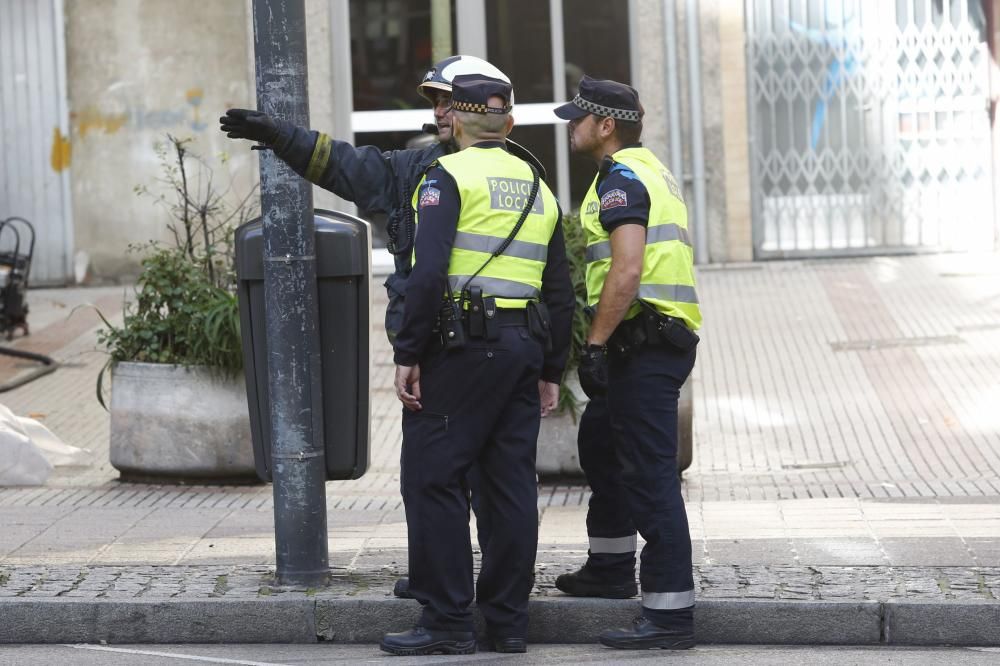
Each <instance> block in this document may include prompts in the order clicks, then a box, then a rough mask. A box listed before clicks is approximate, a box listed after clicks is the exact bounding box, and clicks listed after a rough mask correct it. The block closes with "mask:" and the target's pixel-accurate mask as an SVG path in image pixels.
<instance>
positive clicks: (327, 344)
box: [236, 209, 372, 481]
mask: <svg viewBox="0 0 1000 666" xmlns="http://www.w3.org/2000/svg"><path fill="white" fill-rule="evenodd" d="M315 219H316V259H317V262H316V274H317V287H318V296H319V300H318V306H319V338H320V366H321V372H322V405H323V441H324V447H325V454H326V478H327V479H329V480H337V479H357V478H359V477H360V476H362V475H363V474H364V473H365V472H366V471H367V470H368V465H369V462H370V422H371V401H370V395H371V392H370V387H369V377H370V376H371V336H370V333H371V305H372V291H371V228H370V227H369V225H368V223H367V222H364V221H363V220H360V219H358V218H356V217H352V216H350V215H346V214H344V213H339V212H334V211H328V210H319V209H317V210H316V211H315ZM263 256H264V236H263V229H262V225H261V221H260V219H259V218H258V219H256V220H251V221H250V222H248V223H246V224H244V225H243V226H241V227H239V229H237V230H236V274H237V279H238V283H239V287H238V298H239V306H240V332H241V336H242V338H243V362H244V373H245V376H246V385H247V402H248V405H249V409H250V432H251V435H252V437H253V452H254V464H255V466H256V468H257V475H258V476H259V477H260V478H261V479H263V480H264V481H270V480H271V469H272V468H271V441H270V436H271V416H270V400H269V396H268V379H267V376H268V368H267V355H266V348H265V344H264V341H265V325H264V259H263Z"/></svg>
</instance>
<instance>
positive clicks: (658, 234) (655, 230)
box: [646, 224, 691, 247]
mask: <svg viewBox="0 0 1000 666" xmlns="http://www.w3.org/2000/svg"><path fill="white" fill-rule="evenodd" d="M675 240H679V241H680V242H682V243H684V244H685V245H687V246H689V247H690V245H691V237H690V236H688V230H687V229H685V228H684V227H681V226H679V225H676V224H658V225H656V226H655V227H649V228H648V229H646V245H650V244H651V243H665V242H666V241H675Z"/></svg>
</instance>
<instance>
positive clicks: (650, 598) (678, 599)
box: [642, 590, 694, 610]
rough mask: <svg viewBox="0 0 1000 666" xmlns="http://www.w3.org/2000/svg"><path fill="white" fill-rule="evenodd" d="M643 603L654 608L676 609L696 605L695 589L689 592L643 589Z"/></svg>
mask: <svg viewBox="0 0 1000 666" xmlns="http://www.w3.org/2000/svg"><path fill="white" fill-rule="evenodd" d="M642 605H643V606H645V607H646V608H652V609H654V610H676V609H678V608H687V607H688V606H694V590H688V591H687V592H647V591H646V590H643V591H642Z"/></svg>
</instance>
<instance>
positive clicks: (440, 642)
mask: <svg viewBox="0 0 1000 666" xmlns="http://www.w3.org/2000/svg"><path fill="white" fill-rule="evenodd" d="M379 647H380V648H381V649H382V650H383V651H384V652H388V653H390V654H395V655H399V656H405V657H413V656H420V655H427V654H437V653H441V654H474V653H475V652H476V636H475V634H473V633H472V632H471V631H439V630H437V629H426V628H424V627H414V628H413V629H410V630H409V631H401V632H399V633H396V634H386V635H385V636H383V637H382V641H381V642H380V643H379Z"/></svg>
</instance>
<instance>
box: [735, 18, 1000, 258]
mask: <svg viewBox="0 0 1000 666" xmlns="http://www.w3.org/2000/svg"><path fill="white" fill-rule="evenodd" d="M746 1H747V11H746V16H747V45H748V46H747V48H748V60H747V62H748V78H749V81H748V93H749V96H748V99H749V107H750V108H749V112H750V131H751V139H752V140H751V183H752V188H753V192H752V195H753V196H752V200H753V214H754V247H755V252H756V256H757V257H759V258H771V257H789V256H836V255H853V254H865V253H890V252H912V251H915V250H962V249H984V248H992V247H993V242H994V241H993V233H994V223H993V220H994V214H993V197H992V182H993V178H992V161H991V139H990V122H989V100H990V78H991V73H992V72H994V71H995V69H996V65H995V64H992V63H991V60H990V56H989V52H988V49H987V46H986V21H985V17H984V13H983V9H982V5H981V2H980V0H746ZM992 76H993V80H994V82H996V81H997V77H996V74H995V73H993V74H992ZM994 87H997V85H996V83H994Z"/></svg>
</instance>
